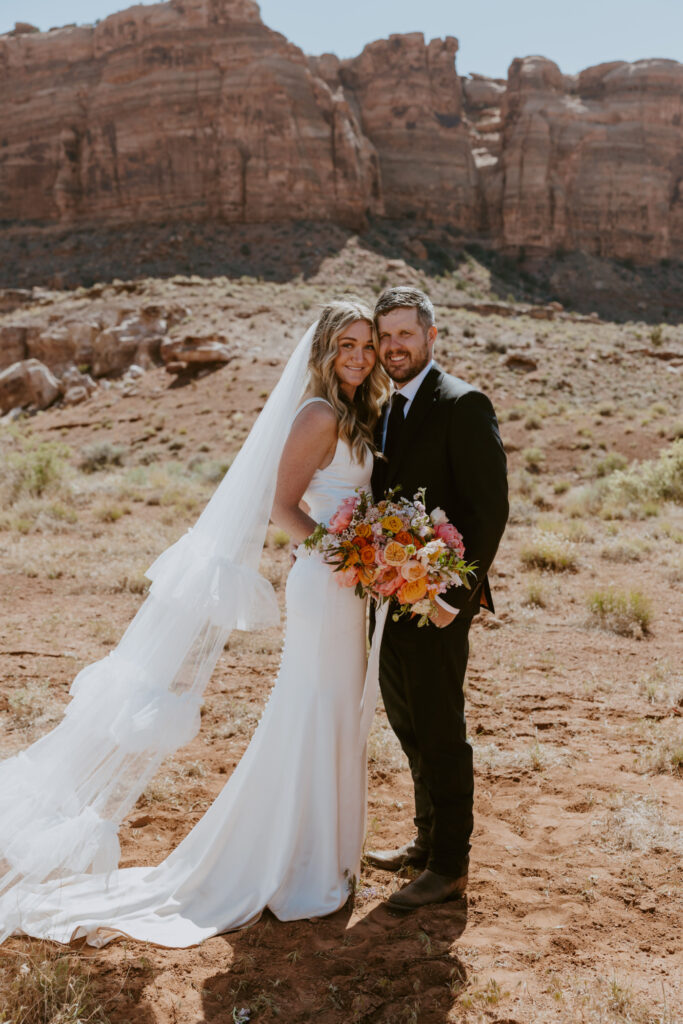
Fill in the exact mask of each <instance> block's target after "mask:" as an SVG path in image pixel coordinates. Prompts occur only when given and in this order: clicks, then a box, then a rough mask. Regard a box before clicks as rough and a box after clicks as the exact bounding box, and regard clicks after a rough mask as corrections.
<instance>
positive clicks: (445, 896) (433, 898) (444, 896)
mask: <svg viewBox="0 0 683 1024" xmlns="http://www.w3.org/2000/svg"><path fill="white" fill-rule="evenodd" d="M466 891H467V863H465V864H464V865H463V871H462V874H460V875H458V876H457V877H454V876H452V875H437V873H436V871H430V870H429V869H427V870H426V871H423V872H422V874H421V875H420V876H419V878H416V879H415V881H414V882H410V883H409V884H408V885H406V886H404V887H403V889H401V890H399V892H394V893H392V894H391V896H390V897H389V906H390V907H393V908H395V909H396V910H417V909H418V907H426V906H428V905H429V904H430V903H447V902H448V901H449V900H457V899H460V897H461V896H463V895H464V894H465V892H466Z"/></svg>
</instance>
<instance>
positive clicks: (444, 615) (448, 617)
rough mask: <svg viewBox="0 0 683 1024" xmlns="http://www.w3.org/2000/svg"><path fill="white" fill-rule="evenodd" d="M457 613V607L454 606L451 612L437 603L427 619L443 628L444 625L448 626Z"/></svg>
mask: <svg viewBox="0 0 683 1024" xmlns="http://www.w3.org/2000/svg"><path fill="white" fill-rule="evenodd" d="M457 614H458V612H457V609H455V608H454V609H453V611H452V612H448V611H446V609H445V608H444V607H443V605H442V604H437V605H436V608H435V609H434V611H433V612H432V614H431V615H430V616H429V619H430V621H431V622H433V623H434V625H435V626H438V627H439V629H443V627H444V626H450V624H451V622H452V621H453V619H454V618H455V617H456V615H457Z"/></svg>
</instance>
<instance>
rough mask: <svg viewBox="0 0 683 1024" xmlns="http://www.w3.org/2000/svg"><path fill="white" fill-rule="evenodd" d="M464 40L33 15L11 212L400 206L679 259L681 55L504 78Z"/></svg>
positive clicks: (526, 68)
mask: <svg viewBox="0 0 683 1024" xmlns="http://www.w3.org/2000/svg"><path fill="white" fill-rule="evenodd" d="M29 28H30V27H29ZM457 50H458V41H457V40H456V39H455V38H453V37H451V36H449V37H447V38H446V39H443V40H442V39H433V40H432V41H431V42H429V43H425V40H424V38H423V37H422V35H420V34H419V33H413V34H410V35H403V36H391V37H389V39H385V40H379V41H377V42H374V43H371V44H369V45H368V46H366V47H365V49H364V50H363V52H362V53H361V54H360V55H359V56H358V57H356V58H353V59H351V60H344V61H340V60H338V59H337V58H336V57H334V56H332V55H330V54H326V55H323V56H322V57H310V58H307V57H306V56H305V55H304V54H303V53H302V52H301V50H299V49H298V48H297V47H295V46H293V45H291V44H290V43H288V42H287V40H286V39H285V38H284V37H283V36H281V35H279V34H278V33H276V32H273V31H271V30H270V29H269V28H267V27H266V26H265V25H264V24H263V23H262V21H261V19H260V15H259V9H258V6H257V5H256V3H254V2H252V0H169V2H168V3H159V4H155V5H151V6H136V7H131V8H130V9H129V10H126V11H122V12H121V13H120V14H115V15H112V16H111V17H109V18H106V19H105V20H104V21H102V22H101V23H100V24H98V25H95V26H89V27H87V26H86V27H80V28H76V27H68V28H64V29H58V30H52V31H50V32H48V33H39V32H33V31H29V30H28V28H27V27H26V26H18V27H17V30H16V31H15V32H14V33H12V34H9V35H6V36H4V37H0V89H1V90H2V96H3V105H2V108H1V109H0V141H1V145H0V219H1V220H3V221H5V222H9V223H10V224H17V225H21V226H22V227H26V226H30V225H34V226H41V225H61V226H62V227H65V228H75V227H79V226H85V225H88V226H90V227H92V226H93V225H94V226H97V225H103V224H107V225H112V224H120V223H123V222H129V223H150V222H165V221H169V220H171V221H207V220H210V221H221V222H228V223H242V224H254V223H270V222H278V221H279V222H282V221H288V220H298V219H305V220H308V221H322V222H330V221H332V222H335V223H338V224H341V225H345V226H351V227H352V228H354V229H358V228H360V227H362V226H363V225H365V224H366V223H367V221H368V218H369V217H372V216H387V217H390V218H395V219H398V220H409V219H413V220H415V222H416V223H417V224H419V223H420V222H421V221H422V222H427V223H429V222H433V223H434V224H435V225H436V226H438V227H447V228H448V229H449V230H450V232H451V235H455V236H456V237H459V238H460V239H461V241H463V242H466V241H472V240H477V241H479V242H483V243H485V244H487V245H490V246H492V247H495V248H499V249H502V250H503V251H505V252H508V253H511V254H513V255H517V256H520V255H526V256H527V257H533V258H537V259H541V258H543V257H545V256H547V255H548V254H552V253H554V252H556V251H558V250H564V251H575V250H581V251H583V252H586V253H589V254H593V255H596V256H599V257H609V258H617V259H621V260H633V261H634V262H637V263H639V262H642V263H656V262H657V261H660V260H666V259H680V258H683V189H682V186H681V181H683V152H682V148H681V144H680V138H681V123H682V119H683V98H682V97H683V65H681V64H679V63H677V62H676V61H671V60H642V61H637V62H635V63H633V64H628V63H625V62H615V63H610V64H603V65H599V66H597V67H594V68H588V69H587V70H586V71H583V72H582V73H581V74H580V75H577V76H567V75H563V74H562V73H561V71H560V69H559V68H558V67H557V65H555V64H553V62H552V61H549V60H547V59H545V58H543V57H526V58H524V59H519V60H515V61H513V63H512V65H511V67H510V70H509V74H508V78H507V81H503V80H499V79H488V78H485V77H484V76H480V75H473V76H471V77H470V78H466V79H461V78H460V77H459V76H458V74H457V72H456V68H455V57H456V53H457ZM420 245H421V243H419V242H416V244H415V251H414V252H413V253H412V255H413V256H414V258H415V259H416V260H418V261H420V260H424V259H426V258H427V257H428V255H429V253H428V250H427V249H425V248H424V246H422V247H420ZM74 344H76V346H78V345H80V344H85V345H86V347H87V345H88V344H89V342H88V340H87V338H85V340H84V341H83V342H81V341H78V342H74ZM130 344H131V345H132V340H131V341H130ZM105 372H106V371H105Z"/></svg>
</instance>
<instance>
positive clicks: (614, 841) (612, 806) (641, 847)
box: [591, 792, 683, 856]
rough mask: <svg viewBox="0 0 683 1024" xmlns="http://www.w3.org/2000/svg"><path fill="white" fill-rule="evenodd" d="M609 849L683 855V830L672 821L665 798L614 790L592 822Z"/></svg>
mask: <svg viewBox="0 0 683 1024" xmlns="http://www.w3.org/2000/svg"><path fill="white" fill-rule="evenodd" d="M591 827H592V828H593V829H594V830H595V831H596V837H597V840H598V842H599V843H600V845H601V846H603V847H604V848H605V849H606V850H612V851H619V850H632V851H634V852H638V853H648V854H649V853H662V852H666V851H669V852H671V853H674V854H677V855H680V856H683V830H682V829H681V828H680V827H679V826H677V825H672V824H671V822H670V821H669V820H668V818H667V817H666V815H665V812H664V808H663V806H662V801H661V800H659V799H657V798H655V797H649V796H641V795H640V794H635V793H625V792H618V793H614V794H613V795H612V797H611V799H610V802H609V805H608V807H607V808H606V810H605V812H604V814H602V815H600V817H597V818H595V819H594V820H593V821H592V822H591Z"/></svg>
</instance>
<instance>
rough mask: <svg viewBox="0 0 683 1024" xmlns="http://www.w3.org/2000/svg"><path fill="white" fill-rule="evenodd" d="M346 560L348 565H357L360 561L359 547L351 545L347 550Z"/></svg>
mask: <svg viewBox="0 0 683 1024" xmlns="http://www.w3.org/2000/svg"><path fill="white" fill-rule="evenodd" d="M344 561H345V562H346V564H347V565H357V564H358V562H360V551H358V549H357V548H354V547H350V548H349V550H348V551H347V552H346V557H345V559H344Z"/></svg>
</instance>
